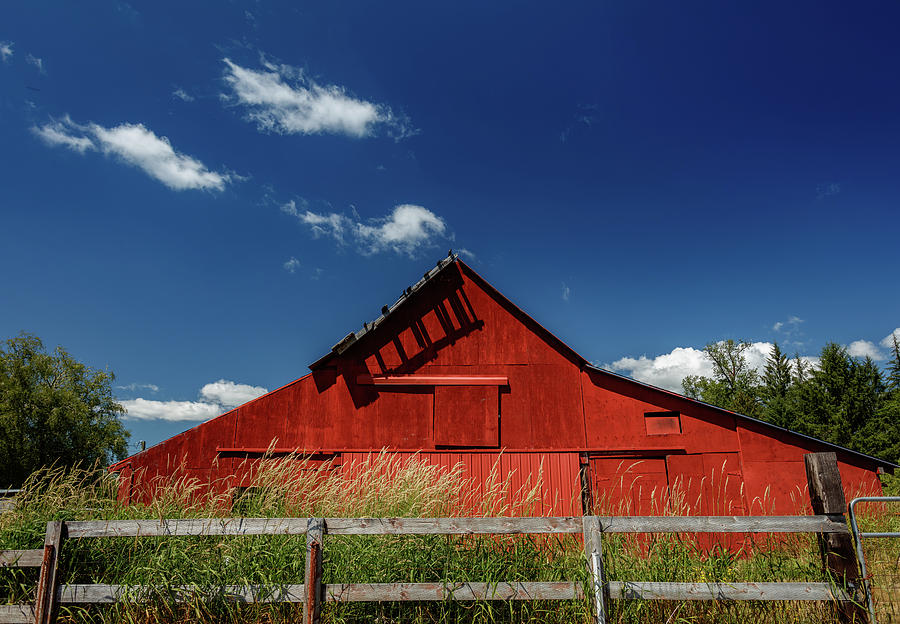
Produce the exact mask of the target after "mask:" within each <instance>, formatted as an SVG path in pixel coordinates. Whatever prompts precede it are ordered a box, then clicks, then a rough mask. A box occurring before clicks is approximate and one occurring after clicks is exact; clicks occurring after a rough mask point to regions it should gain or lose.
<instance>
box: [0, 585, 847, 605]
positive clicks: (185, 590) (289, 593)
mask: <svg viewBox="0 0 900 624" xmlns="http://www.w3.org/2000/svg"><path fill="white" fill-rule="evenodd" d="M608 589H609V595H610V597H611V598H615V599H617V600H740V601H747V600H763V601H772V600H791V601H793V600H799V601H817V600H821V601H833V600H848V599H849V596H847V595H846V594H843V593H840V592H839V593H837V594H835V593H834V589H833V587H832V586H831V585H829V584H828V583H655V582H632V581H609V583H608ZM324 593H325V600H326V601H327V602H367V601H379V600H380V601H410V600H421V601H434V600H448V599H452V600H461V601H471V600H578V599H581V598H582V597H583V596H584V592H583V587H582V585H581V583H575V582H571V581H552V582H538V581H536V582H514V583H510V582H502V583H467V582H458V583H453V582H444V583H344V584H340V583H338V584H328V585H325V586H324ZM58 596H59V602H60V603H61V604H104V603H105V604H110V603H114V602H141V601H145V600H148V599H149V598H152V597H154V596H164V597H165V598H166V599H168V600H171V601H172V602H176V603H183V602H191V601H194V600H197V599H224V600H226V601H229V602H246V603H251V602H255V603H260V604H262V603H276V602H292V603H302V602H305V600H306V586H305V585H275V586H264V585H225V586H223V587H220V588H216V589H214V590H209V589H208V588H202V587H188V586H179V587H173V588H168V589H160V588H153V587H148V586H144V585H132V586H127V585H63V586H62V587H60V588H59V591H58ZM14 606H17V605H14Z"/></svg>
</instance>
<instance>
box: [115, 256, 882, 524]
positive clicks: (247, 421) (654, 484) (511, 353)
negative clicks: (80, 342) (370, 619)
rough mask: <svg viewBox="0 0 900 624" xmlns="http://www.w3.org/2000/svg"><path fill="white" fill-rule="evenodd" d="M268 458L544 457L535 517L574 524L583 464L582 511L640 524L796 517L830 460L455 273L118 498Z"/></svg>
mask: <svg viewBox="0 0 900 624" xmlns="http://www.w3.org/2000/svg"><path fill="white" fill-rule="evenodd" d="M361 375H366V376H376V377H380V376H395V375H431V376H447V375H467V376H473V375H474V376H500V377H506V378H508V380H509V383H508V385H507V386H491V385H488V386H442V385H440V384H438V385H416V386H412V385H411V386H388V387H386V386H378V385H371V384H360V383H358V379H357V378H358V377H359V376H361ZM270 446H274V447H276V448H287V449H297V450H303V451H308V452H309V451H315V450H327V451H335V452H338V453H339V455H340V456H342V457H343V458H344V459H345V460H346V459H347V458H354V457H358V456H357V455H356V453H366V452H368V451H370V450H376V451H377V450H380V449H382V448H388V449H395V450H400V451H404V452H405V451H413V450H424V451H427V452H426V453H423V455H422V456H423V457H426V458H428V461H430V462H433V463H437V464H439V465H442V466H447V465H449V464H448V462H454V463H455V462H461V463H462V464H463V465H464V467H465V470H466V472H467V474H470V475H472V476H473V477H475V478H476V479H484V478H485V476H486V473H485V471H484V465H486V464H485V462H486V461H488V460H487V459H485V458H493V460H491V461H496V460H497V458H498V455H497V452H496V450H499V449H507V451H509V452H507V453H504V454H502V455H499V458H500V465H501V470H502V471H503V475H504V476H508V477H509V478H511V479H512V480H514V481H515V480H516V479H520V478H521V477H522V475H524V474H527V473H528V472H533V471H535V470H536V469H537V467H538V466H540V462H542V461H543V462H544V465H545V466H546V467H548V468H547V470H546V471H545V473H544V474H545V477H546V478H547V479H549V480H550V481H549V482H548V484H547V486H546V491H544V492H543V493H542V501H543V502H542V504H541V505H539V506H538V508H535V509H534V512H535V513H550V512H552V513H554V514H555V513H576V512H577V513H580V512H581V493H580V491H578V488H576V487H572V484H573V483H574V484H576V485H577V484H579V483H581V479H582V477H581V466H582V465H583V466H584V470H585V476H584V481H585V483H589V484H591V490H592V492H591V495H592V496H593V499H594V501H595V502H596V501H598V500H600V498H603V497H604V496H605V497H606V498H610V497H616V498H618V499H620V500H622V501H630V503H629V504H630V505H631V506H632V507H634V508H635V509H639V510H641V512H642V513H644V512H645V511H648V512H649V511H652V510H653V507H654V500H653V499H654V497H657V498H659V497H661V496H663V495H665V496H666V497H668V498H669V499H673V498H675V497H680V499H681V500H682V502H683V509H684V510H685V511H688V512H690V513H703V514H706V513H715V514H718V513H726V514H732V513H747V512H748V511H749V512H753V513H760V512H767V513H794V512H796V511H797V510H798V509H800V508H804V507H806V506H808V503H807V500H808V499H807V497H806V494H805V483H806V477H805V472H804V469H803V454H804V453H808V452H813V451H823V450H831V449H830V448H829V447H827V446H826V445H824V444H821V443H817V442H814V441H810V440H806V439H804V438H802V437H800V436H797V435H795V434H791V433H790V432H786V431H782V430H778V429H776V428H773V427H769V426H767V425H763V424H759V423H756V422H753V421H750V420H748V419H745V418H743V417H739V416H736V415H733V414H731V413H729V412H725V411H723V410H719V409H715V408H712V407H710V406H706V405H703V404H700V403H697V402H696V401H692V400H690V399H687V398H685V397H681V396H679V395H676V394H674V393H670V392H666V391H662V390H658V389H654V388H651V387H648V386H644V385H642V384H639V383H637V382H634V381H632V380H628V379H624V378H622V377H619V376H617V375H613V374H610V373H605V372H602V371H598V370H595V369H592V368H590V367H589V366H587V365H586V362H585V361H584V360H583V359H581V358H580V356H578V355H577V354H575V353H574V352H573V351H572V350H571V349H569V348H568V347H567V346H566V345H564V344H562V343H561V342H560V341H559V340H558V339H556V338H554V337H553V336H552V335H550V334H549V332H546V330H544V329H543V328H541V327H540V326H539V325H538V324H537V323H536V322H535V321H533V320H532V319H530V318H529V317H528V316H527V315H525V314H524V313H522V312H521V310H519V309H518V308H516V307H515V306H514V305H513V304H511V303H510V302H509V301H508V300H506V299H505V298H504V297H503V296H502V295H500V294H499V293H497V292H496V291H495V290H494V289H493V288H492V287H491V286H490V285H489V284H487V283H486V282H484V280H483V279H482V278H480V277H479V276H478V275H476V274H475V273H474V272H473V271H472V270H471V269H469V268H468V267H466V266H465V265H464V264H463V263H461V262H456V263H453V264H451V265H449V266H447V267H446V268H444V269H443V270H442V271H440V272H439V273H438V274H437V275H436V276H434V277H432V278H431V279H430V280H429V281H428V282H427V283H426V284H425V285H424V286H423V287H422V288H421V289H420V290H419V291H418V292H417V293H415V294H414V295H413V296H412V297H410V298H409V299H408V300H407V301H406V302H405V303H404V304H403V305H401V306H400V307H398V308H396V309H395V310H394V311H392V312H391V314H390V315H389V316H387V317H386V319H384V321H383V322H382V323H381V324H380V325H379V326H378V327H377V328H376V329H375V330H373V331H370V332H368V333H366V334H365V335H363V336H362V337H361V338H360V339H359V340H358V341H357V342H356V343H355V344H353V345H352V346H350V347H349V348H348V349H347V350H346V351H344V352H343V353H341V354H340V355H335V356H334V357H332V358H331V359H330V360H327V361H325V362H324V365H322V366H320V367H318V368H317V369H316V370H315V371H314V372H313V373H311V374H309V375H307V376H305V377H302V378H300V379H298V380H296V381H294V382H292V383H290V384H288V385H287V386H284V387H283V388H280V389H278V390H276V391H274V392H270V393H269V394H267V395H265V396H263V397H260V398H259V399H256V400H254V401H251V402H249V403H247V404H245V405H242V406H241V407H239V408H237V409H235V410H232V411H231V412H228V413H227V414H224V415H222V416H220V417H218V418H216V419H213V420H211V421H209V422H206V423H204V424H202V425H199V426H198V427H195V428H194V429H191V430H189V431H186V432H184V433H182V434H180V435H178V436H175V437H174V438H171V439H170V440H167V441H166V442H163V443H161V444H159V445H157V446H154V447H152V448H150V449H147V450H146V451H144V452H142V453H139V454H138V455H135V456H133V457H131V458H129V459H127V460H125V461H124V462H122V463H120V464H119V465H118V468H116V469H121V476H122V485H121V489H120V494H121V495H122V496H123V498H128V497H129V496H132V497H134V496H136V495H139V496H143V497H146V496H147V495H149V494H148V490H147V487H146V484H147V483H148V482H149V480H150V479H151V478H152V477H154V476H159V475H161V476H165V475H168V474H171V473H172V471H173V468H174V467H175V466H177V465H180V464H182V463H183V464H184V468H185V469H187V470H188V471H189V472H190V474H192V475H195V476H198V477H199V478H203V479H206V480H216V479H226V478H227V477H229V475H232V474H233V473H234V472H244V469H240V470H239V468H240V464H241V462H242V461H244V459H245V458H247V457H249V458H253V457H259V453H258V452H256V453H254V452H244V453H240V452H239V453H235V452H233V451H231V452H222V451H221V449H235V448H242V449H257V450H258V449H265V448H268V447H270ZM491 448H493V449H496V450H495V451H494V453H486V451H487V450H489V449H491ZM466 449H470V452H466ZM839 459H840V461H841V464H840V469H841V473H842V477H843V479H844V483H845V488H846V489H847V491H848V493H855V492H857V491H866V492H872V491H875V490H879V491H880V486H879V485H878V480H877V477H876V476H875V472H874V471H875V469H876V467H877V466H876V464H875V462H873V461H872V460H868V459H865V458H861V457H859V456H857V455H854V454H851V453H839ZM489 463H490V462H489ZM491 465H493V464H491ZM550 467H552V468H550ZM244 478H245V477H242V476H241V475H239V476H238V478H235V479H227V480H225V481H222V482H220V483H218V485H217V486H216V487H217V488H227V487H231V486H233V485H240V484H241V481H242V480H244ZM626 482H627V483H634V484H635V485H636V489H635V488H632V487H630V486H628V487H624V486H623V484H624V483H626ZM614 484H618V485H617V486H615V487H614ZM637 485H642V486H648V487H637ZM651 491H652V492H653V494H652V495H651V494H649V493H648V492H651ZM135 492H137V493H138V494H135ZM659 504H661V503H660V501H656V505H657V506H658V505H659Z"/></svg>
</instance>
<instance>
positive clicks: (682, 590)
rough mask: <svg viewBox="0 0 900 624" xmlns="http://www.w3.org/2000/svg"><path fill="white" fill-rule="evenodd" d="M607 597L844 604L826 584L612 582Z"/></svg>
mask: <svg viewBox="0 0 900 624" xmlns="http://www.w3.org/2000/svg"><path fill="white" fill-rule="evenodd" d="M609 594H610V596H611V597H612V598H618V599H621V600H791V601H793V600H801V601H807V600H827V601H832V600H847V599H849V596H847V595H846V594H843V593H839V594H838V595H835V594H834V593H833V590H832V586H831V585H830V584H829V583H653V582H632V581H611V582H610V583H609Z"/></svg>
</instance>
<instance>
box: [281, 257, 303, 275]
mask: <svg viewBox="0 0 900 624" xmlns="http://www.w3.org/2000/svg"><path fill="white" fill-rule="evenodd" d="M282 266H283V267H284V270H285V271H287V272H288V273H296V272H297V269H299V268H300V261H299V260H297V258H295V257H294V256H291V257H290V259H289V260H287V261H286V262H285V263H284V264H283V265H282Z"/></svg>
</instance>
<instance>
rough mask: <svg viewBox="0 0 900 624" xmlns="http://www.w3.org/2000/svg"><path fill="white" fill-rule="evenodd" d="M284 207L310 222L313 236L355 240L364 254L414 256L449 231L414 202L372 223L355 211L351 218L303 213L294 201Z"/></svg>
mask: <svg viewBox="0 0 900 624" xmlns="http://www.w3.org/2000/svg"><path fill="white" fill-rule="evenodd" d="M281 210H282V211H283V212H286V213H287V214H290V215H292V216H295V217H297V219H299V220H300V222H301V223H303V224H305V225H308V226H309V227H310V229H311V230H312V233H313V236H316V237H318V236H331V237H332V238H334V239H335V240H336V241H337V242H338V243H342V244H343V243H346V242H353V243H354V244H356V246H357V248H358V250H359V251H360V253H363V254H366V255H369V254H374V253H379V252H382V251H394V252H396V253H405V254H409V255H413V254H414V253H415V252H416V251H417V250H418V249H419V248H420V247H424V246H428V245H430V244H432V242H433V241H434V239H435V238H437V237H442V236H444V234H445V232H446V231H447V224H446V222H445V221H444V220H443V219H442V218H441V217H439V216H437V215H436V214H434V213H433V212H431V211H430V210H428V209H427V208H424V207H422V206H416V205H413V204H401V205H399V206H395V207H394V209H393V211H391V214H390V215H388V216H386V217H383V218H381V219H374V220H372V221H370V222H369V223H362V222H361V221H360V220H359V217H358V215H355V214H354V218H351V217H348V216H346V215H343V214H339V213H336V212H331V213H327V214H320V213H316V212H312V211H311V210H308V209H307V210H304V211H303V212H301V211H300V210H298V209H297V207H296V204H295V203H294V202H293V201H291V202H288V203H287V204H285V205H283V206H282V207H281Z"/></svg>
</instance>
